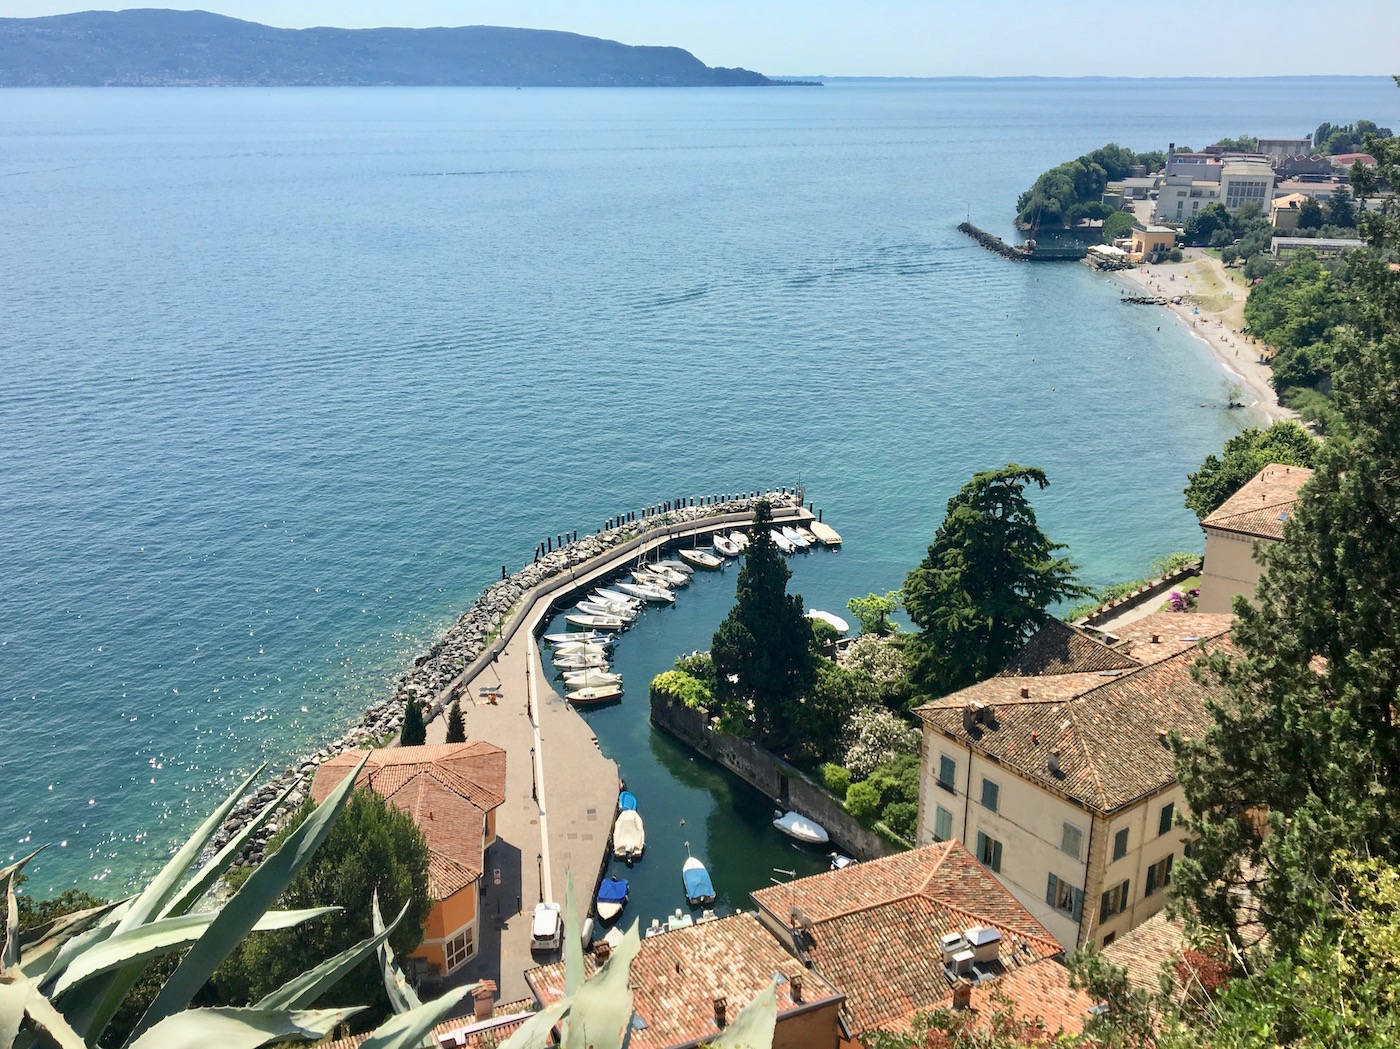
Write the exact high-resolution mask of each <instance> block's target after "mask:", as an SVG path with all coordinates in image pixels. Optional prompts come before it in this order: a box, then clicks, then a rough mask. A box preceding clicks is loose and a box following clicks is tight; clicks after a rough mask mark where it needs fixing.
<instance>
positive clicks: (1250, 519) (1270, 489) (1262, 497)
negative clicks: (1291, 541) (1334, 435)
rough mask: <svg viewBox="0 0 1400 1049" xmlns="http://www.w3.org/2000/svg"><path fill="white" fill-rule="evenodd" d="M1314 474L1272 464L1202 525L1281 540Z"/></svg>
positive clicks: (1222, 530)
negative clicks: (1300, 497)
mask: <svg viewBox="0 0 1400 1049" xmlns="http://www.w3.org/2000/svg"><path fill="white" fill-rule="evenodd" d="M1312 475H1313V472H1312V471H1311V470H1309V469H1307V468H1306V467H1302V466H1283V465H1281V464H1279V463H1270V464H1269V465H1268V466H1266V467H1264V469H1262V470H1260V471H1259V472H1258V473H1257V474H1255V475H1254V476H1253V477H1252V478H1250V480H1249V481H1247V482H1246V483H1245V486H1244V487H1243V488H1241V489H1240V490H1239V491H1238V492H1236V493H1235V494H1234V495H1232V496H1230V498H1228V499H1226V500H1225V502H1223V503H1221V504H1220V506H1218V507H1216V509H1215V511H1214V512H1213V513H1211V514H1210V515H1209V516H1207V517H1206V518H1205V520H1203V521H1202V522H1201V527H1202V528H1213V529H1215V530H1217V531H1220V532H1237V533H1239V534H1241V535H1250V536H1255V537H1257V538H1261V539H1282V538H1283V523H1284V521H1286V520H1287V519H1288V515H1289V514H1290V513H1291V512H1292V510H1293V505H1294V504H1295V503H1296V502H1297V501H1298V490H1299V489H1300V488H1302V487H1303V485H1304V484H1305V483H1306V482H1307V480H1308V478H1310V477H1312Z"/></svg>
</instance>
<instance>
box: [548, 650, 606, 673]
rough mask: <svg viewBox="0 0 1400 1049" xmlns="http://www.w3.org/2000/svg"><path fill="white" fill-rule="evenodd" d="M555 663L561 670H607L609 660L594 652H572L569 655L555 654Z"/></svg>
mask: <svg viewBox="0 0 1400 1049" xmlns="http://www.w3.org/2000/svg"><path fill="white" fill-rule="evenodd" d="M554 665H555V666H556V667H557V668H558V669H560V670H607V669H608V660H607V657H606V656H600V655H596V654H594V653H592V652H572V653H570V654H569V655H567V656H555V657H554Z"/></svg>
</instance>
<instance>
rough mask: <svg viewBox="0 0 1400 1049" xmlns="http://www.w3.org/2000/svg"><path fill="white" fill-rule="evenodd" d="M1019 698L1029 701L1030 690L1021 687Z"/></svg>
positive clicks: (1024, 686)
mask: <svg viewBox="0 0 1400 1049" xmlns="http://www.w3.org/2000/svg"><path fill="white" fill-rule="evenodd" d="M1021 698H1022V699H1030V698H1031V690H1030V688H1029V687H1028V686H1026V685H1022V686H1021Z"/></svg>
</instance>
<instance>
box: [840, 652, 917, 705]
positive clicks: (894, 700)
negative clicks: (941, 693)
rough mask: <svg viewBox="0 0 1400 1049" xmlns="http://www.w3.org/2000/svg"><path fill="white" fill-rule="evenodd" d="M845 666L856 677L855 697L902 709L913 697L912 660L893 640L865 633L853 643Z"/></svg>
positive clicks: (846, 656) (843, 659) (847, 654)
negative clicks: (910, 691)
mask: <svg viewBox="0 0 1400 1049" xmlns="http://www.w3.org/2000/svg"><path fill="white" fill-rule="evenodd" d="M841 665H842V666H844V667H845V668H846V669H847V670H849V671H850V672H851V673H852V674H854V675H856V678H857V680H858V681H860V682H861V683H862V686H863V687H860V686H858V687H857V689H856V695H855V698H857V699H859V700H862V701H866V700H869V701H873V702H878V703H881V704H882V705H884V706H887V707H890V708H891V709H899V708H900V707H902V706H903V705H904V701H905V699H906V698H907V697H908V695H909V661H908V660H907V659H905V657H904V649H903V647H902V646H901V645H898V644H896V643H894V642H892V641H889V640H886V639H884V638H880V637H875V636H873V635H868V634H862V635H861V636H860V637H858V638H856V639H855V641H853V642H851V646H850V647H849V648H848V649H846V654H845V656H844V657H842V660H841Z"/></svg>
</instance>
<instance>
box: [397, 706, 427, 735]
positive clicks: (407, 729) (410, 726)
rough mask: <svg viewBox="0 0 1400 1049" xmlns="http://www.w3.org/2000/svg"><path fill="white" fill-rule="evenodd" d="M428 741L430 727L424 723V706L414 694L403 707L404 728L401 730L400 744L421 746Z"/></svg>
mask: <svg viewBox="0 0 1400 1049" xmlns="http://www.w3.org/2000/svg"><path fill="white" fill-rule="evenodd" d="M426 742H428V728H427V726H426V725H424V724H423V708H422V707H421V706H419V704H418V700H416V699H414V698H413V697H412V696H410V697H409V698H408V702H407V703H405V704H404V708H403V728H402V730H400V732H399V746H401V747H421V746H422V745H423V744H424V743H426Z"/></svg>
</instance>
